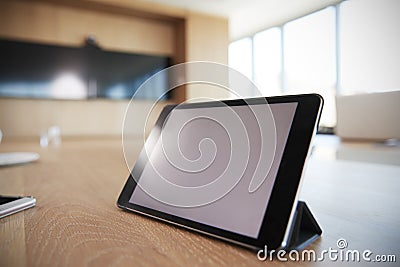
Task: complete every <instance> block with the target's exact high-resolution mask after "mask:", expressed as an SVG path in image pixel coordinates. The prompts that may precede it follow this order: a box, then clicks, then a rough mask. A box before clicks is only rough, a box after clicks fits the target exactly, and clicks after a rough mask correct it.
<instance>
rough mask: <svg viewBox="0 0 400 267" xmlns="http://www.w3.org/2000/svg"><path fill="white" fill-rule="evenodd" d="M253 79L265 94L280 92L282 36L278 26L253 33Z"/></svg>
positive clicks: (278, 93) (277, 93)
mask: <svg viewBox="0 0 400 267" xmlns="http://www.w3.org/2000/svg"><path fill="white" fill-rule="evenodd" d="M253 42H254V44H253V49H254V81H255V83H256V84H257V86H258V89H259V90H260V92H261V93H262V95H265V96H272V95H280V94H281V93H282V88H281V80H282V37H281V29H280V28H278V27H275V28H272V29H269V30H266V31H262V32H259V33H257V34H256V35H254V38H253Z"/></svg>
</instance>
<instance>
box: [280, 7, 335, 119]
mask: <svg viewBox="0 0 400 267" xmlns="http://www.w3.org/2000/svg"><path fill="white" fill-rule="evenodd" d="M335 17H336V14H335V8H333V7H328V8H326V9H324V10H321V11H319V12H315V13H313V14H311V15H308V16H305V17H302V18H300V19H297V20H294V21H291V22H289V23H287V24H286V25H285V26H284V27H283V38H284V42H283V51H284V52H283V53H284V63H283V66H284V67H283V70H284V80H283V82H284V88H283V89H284V93H287V94H301V93H319V94H321V95H322V96H323V97H324V99H325V105H324V110H323V114H322V117H321V124H322V125H324V126H334V125H335V124H336V110H335V92H336V30H335V27H336V24H335Z"/></svg>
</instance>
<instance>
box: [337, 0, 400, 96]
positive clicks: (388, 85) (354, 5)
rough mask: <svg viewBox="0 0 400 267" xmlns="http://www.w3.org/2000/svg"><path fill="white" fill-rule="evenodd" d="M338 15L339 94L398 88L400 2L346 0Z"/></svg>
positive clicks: (399, 82) (399, 75) (399, 80)
mask: <svg viewBox="0 0 400 267" xmlns="http://www.w3.org/2000/svg"><path fill="white" fill-rule="evenodd" d="M339 12H340V13H339V14H340V24H339V25H340V27H339V36H340V38H339V40H340V61H339V62H340V70H341V72H340V76H339V77H340V78H341V79H340V85H341V86H340V88H339V92H341V93H344V94H347V93H357V92H367V91H382V90H390V89H399V88H400V73H399V70H400V29H399V26H400V1H399V0H379V1H377V0H352V1H345V2H343V3H342V4H341V5H340V7H339Z"/></svg>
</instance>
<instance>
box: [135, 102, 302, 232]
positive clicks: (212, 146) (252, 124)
mask: <svg viewBox="0 0 400 267" xmlns="http://www.w3.org/2000/svg"><path fill="white" fill-rule="evenodd" d="M297 105H298V103H296V102H289V103H275V104H270V108H271V111H272V115H273V118H274V121H275V126H274V125H273V124H274V122H273V121H270V122H268V123H267V124H259V123H258V122H257V120H256V119H255V117H254V115H253V114H254V113H255V114H257V113H260V114H259V115H260V116H263V115H262V114H263V112H265V109H263V105H250V106H251V109H250V108H249V107H250V106H246V105H239V106H231V107H230V108H231V109H232V110H233V111H234V113H235V114H237V115H232V112H227V113H226V114H225V113H224V110H227V109H225V108H223V107H205V108H200V109H198V108H193V109H174V110H172V111H171V113H170V114H169V116H168V118H167V119H166V120H165V122H164V125H163V131H168V129H176V128H179V129H180V130H179V148H180V151H181V153H182V154H183V155H184V156H185V157H186V159H188V160H190V161H192V162H193V163H196V159H198V158H201V157H203V158H204V157H205V158H206V159H205V160H207V154H210V156H209V158H208V160H209V161H210V162H211V163H212V164H209V165H207V167H206V168H201V166H198V167H199V168H198V169H196V171H188V170H185V169H184V168H179V167H177V166H176V165H174V162H177V161H179V159H178V158H176V159H175V158H174V157H179V155H175V154H174V153H171V154H168V153H167V154H166V153H165V149H166V148H165V146H164V145H162V144H169V143H173V142H174V141H175V138H176V137H175V138H174V135H173V134H170V135H168V134H165V135H162V138H161V137H160V138H158V140H157V142H156V144H155V146H154V148H153V150H152V152H151V154H150V155H149V161H148V162H147V163H146V165H145V166H144V168H143V171H142V173H141V176H140V179H139V183H138V184H139V185H140V183H141V182H144V183H146V186H151V187H154V188H156V187H158V186H160V184H159V183H157V181H159V180H158V179H156V178H159V176H162V177H163V179H166V180H168V181H169V182H171V183H174V184H177V185H180V186H183V187H196V186H202V185H206V184H209V183H210V182H212V181H213V180H214V179H216V178H217V177H220V176H221V174H223V173H224V172H225V171H226V166H227V164H228V163H231V164H233V165H240V162H239V161H247V162H248V164H247V165H246V169H245V170H244V171H243V173H241V179H240V180H239V182H238V183H237V184H236V185H235V186H234V187H233V189H232V190H230V191H229V192H228V193H227V194H225V195H224V196H222V197H221V198H219V199H217V200H215V201H212V202H210V203H206V204H205V205H200V206H196V207H179V206H174V205H170V204H167V203H164V202H163V201H159V199H156V198H154V197H153V196H151V195H149V194H148V193H146V192H145V191H144V190H143V189H142V187H141V186H136V187H135V189H134V191H133V193H132V195H131V196H130V199H129V202H130V203H132V204H136V205H140V206H143V207H146V208H150V209H153V210H156V211H160V212H164V213H167V214H171V215H175V216H177V217H181V218H185V219H188V220H192V221H195V222H199V223H203V224H206V225H210V226H213V227H217V228H220V229H223V230H227V231H231V232H233V233H237V234H241V235H245V236H248V237H251V238H257V237H258V235H259V232H260V228H261V226H262V222H263V218H264V215H265V212H266V210H267V205H268V202H269V199H270V195H271V192H272V188H273V186H274V182H275V179H276V177H277V172H278V169H279V165H280V162H281V159H282V155H283V152H284V149H285V145H286V142H287V139H288V136H289V132H290V129H291V125H292V122H293V118H294V115H295V112H296V108H297ZM264 108H265V107H264ZM199 110H201V113H202V114H208V116H211V119H201V118H199V117H198V116H199ZM212 114H218V123H217V122H216V121H217V120H213V119H212V116H213V115H212ZM230 116H238V117H239V118H240V120H241V121H242V122H243V126H244V127H245V129H246V132H247V134H248V138H247V139H248V143H247V142H245V141H243V142H242V144H237V145H235V147H236V150H234V151H233V150H232V147H231V141H232V140H233V139H235V134H237V133H239V132H240V129H237V131H235V129H233V130H232V129H231V130H230V132H227V131H226V129H224V127H223V125H224V123H229V120H231V119H232V118H231V117H230ZM179 121H186V122H188V121H190V123H186V124H185V125H176V123H177V122H179ZM260 127H270V128H271V127H272V128H273V127H275V130H276V135H275V136H276V143H275V151H274V150H273V149H270V147H271V146H270V144H269V143H271V142H272V141H271V140H274V138H275V137H274V136H268V134H264V135H261V134H260V132H266V133H268V132H270V131H267V130H268V129H265V130H266V131H263V130H264V129H260ZM163 131H162V133H163ZM171 131H173V130H171ZM168 138H170V139H171V140H168ZM207 140H212V141H213V142H208V141H207ZM261 142H265V143H264V144H266V145H264V146H261ZM241 145H242V146H249V147H250V149H249V151H250V153H249V154H246V153H241V147H240V146H241ZM261 147H264V149H266V151H264V153H266V154H267V156H270V157H272V161H271V162H272V165H270V166H271V167H270V168H269V171H268V172H267V174H266V175H267V176H266V178H265V179H264V180H263V183H262V184H261V185H260V186H259V187H258V188H257V189H256V190H255V191H253V192H250V190H249V184H250V182H251V180H252V179H254V174H255V169H256V167H257V166H256V165H257V164H258V161H259V157H260V148H261ZM243 149H246V147H243ZM210 151H211V152H212V151H216V152H217V153H215V154H213V153H211V152H210ZM232 151H233V152H232ZM208 152H210V153H208ZM271 153H272V154H271ZM268 154H270V155H268ZM180 156H182V155H180ZM231 161H233V162H231ZM235 161H237V162H235ZM260 164H262V162H261V163H260ZM256 178H257V177H256ZM261 178H262V177H261ZM160 190H161V191H162V188H161V189H160ZM165 194H169V192H168V191H167V192H165Z"/></svg>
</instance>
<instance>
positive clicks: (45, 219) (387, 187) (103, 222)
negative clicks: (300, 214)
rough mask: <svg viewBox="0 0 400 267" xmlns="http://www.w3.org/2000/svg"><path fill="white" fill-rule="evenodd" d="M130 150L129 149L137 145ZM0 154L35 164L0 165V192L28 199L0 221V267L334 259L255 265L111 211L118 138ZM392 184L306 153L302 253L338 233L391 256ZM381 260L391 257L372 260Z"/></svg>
mask: <svg viewBox="0 0 400 267" xmlns="http://www.w3.org/2000/svg"><path fill="white" fill-rule="evenodd" d="M132 149H133V150H135V153H136V154H138V153H139V151H140V149H141V147H140V142H138V145H137V146H134V147H132ZM0 151H1V152H6V151H35V152H38V153H40V155H41V158H40V160H39V161H38V162H35V163H31V164H27V165H20V166H13V167H3V168H0V193H1V194H8V195H33V196H35V197H36V199H37V206H36V207H35V208H32V209H29V210H26V211H23V212H20V213H17V214H14V215H12V216H9V217H5V218H3V219H0V266H256V265H257V266H286V265H288V266H298V265H302V266H310V265H313V266H320V265H321V266H322V265H332V264H334V263H333V262H332V261H330V260H329V259H326V260H325V261H324V262H280V261H278V260H274V261H273V262H261V261H259V260H258V259H257V256H256V254H255V253H254V252H252V251H249V250H246V249H243V248H240V247H237V246H233V245H230V244H228V243H225V242H222V241H219V240H215V239H212V238H209V237H206V236H203V235H200V234H197V233H193V232H190V231H187V230H184V229H181V228H178V227H174V226H171V225H167V224H164V223H162V222H158V221H156V220H152V219H149V218H146V217H143V216H139V215H136V214H133V213H128V212H124V211H122V210H120V209H118V208H117V207H116V205H115V203H116V200H117V197H118V195H119V193H120V191H121V189H122V186H123V184H124V183H125V180H126V178H127V175H128V170H127V168H126V165H125V162H124V158H123V154H122V149H121V141H120V140H118V139H96V140H91V139H83V140H69V141H68V140H67V141H65V140H63V143H62V144H61V145H60V146H59V147H47V148H40V146H39V144H38V142H36V143H34V142H23V141H9V142H7V140H6V142H3V143H2V144H1V145H0ZM399 190H400V167H399V166H394V165H383V164H380V165H379V164H371V163H360V162H351V161H340V160H335V161H323V160H318V159H317V158H316V156H314V157H313V158H312V160H311V161H310V162H309V166H308V170H307V175H306V178H305V181H304V183H303V191H302V194H301V198H302V199H304V200H306V201H307V203H308V205H309V207H310V208H311V210H312V211H313V213H314V215H315V216H316V218H317V220H318V222H319V223H320V225H321V227H322V228H323V236H322V238H320V239H319V240H318V241H316V242H315V243H313V244H312V245H311V246H309V247H308V249H314V250H315V251H316V252H321V251H322V250H324V249H328V248H329V247H332V248H333V249H337V245H336V242H337V240H338V239H339V238H344V239H346V240H347V242H348V248H349V249H360V250H365V249H369V250H371V251H372V252H374V253H375V254H378V253H380V254H393V255H395V256H396V258H397V261H398V262H399V261H400V254H399V251H400V193H399ZM335 264H337V262H336V263H335ZM342 264H343V265H344V266H347V265H348V263H342ZM360 264H365V263H360ZM391 265H392V266H396V263H382V264H381V265H380V266H391ZM371 266H372V264H371Z"/></svg>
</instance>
